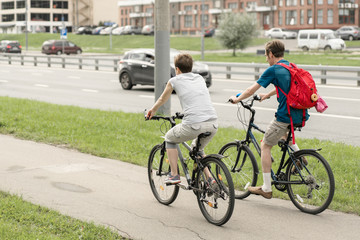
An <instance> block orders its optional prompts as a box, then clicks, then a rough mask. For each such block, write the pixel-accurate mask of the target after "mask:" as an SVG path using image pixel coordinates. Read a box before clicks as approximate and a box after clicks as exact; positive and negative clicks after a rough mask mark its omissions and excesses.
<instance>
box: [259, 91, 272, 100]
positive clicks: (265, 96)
mask: <svg viewBox="0 0 360 240" xmlns="http://www.w3.org/2000/svg"><path fill="white" fill-rule="evenodd" d="M259 97H260V102H262V101H264V100H266V99H269V98H270V97H269V96H268V94H266V93H259Z"/></svg>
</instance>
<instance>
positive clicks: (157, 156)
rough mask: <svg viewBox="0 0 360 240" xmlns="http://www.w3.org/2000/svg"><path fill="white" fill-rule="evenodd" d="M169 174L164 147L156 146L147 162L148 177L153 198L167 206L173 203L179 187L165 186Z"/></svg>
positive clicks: (168, 164)
mask: <svg viewBox="0 0 360 240" xmlns="http://www.w3.org/2000/svg"><path fill="white" fill-rule="evenodd" d="M169 172H170V163H169V160H168V158H167V154H166V149H165V145H164V143H163V144H158V145H156V146H155V147H153V149H152V150H151V152H150V156H149V162H148V177H149V183H150V187H151V191H152V192H153V194H154V196H155V198H156V199H157V200H158V201H159V202H160V203H162V204H165V205H169V204H171V203H172V202H174V201H175V199H176V197H177V196H178V193H179V186H177V185H166V184H165V183H164V181H165V178H166V176H167V175H168V174H169Z"/></svg>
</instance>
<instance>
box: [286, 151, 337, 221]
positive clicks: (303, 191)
mask: <svg viewBox="0 0 360 240" xmlns="http://www.w3.org/2000/svg"><path fill="white" fill-rule="evenodd" d="M295 159H296V160H299V159H300V160H301V161H299V163H298V164H297V165H298V167H297V168H296V167H295V166H294V164H293V162H291V164H289V166H288V167H287V170H286V175H287V179H288V180H289V181H301V177H300V174H299V172H300V173H301V175H302V176H303V178H304V179H305V183H303V184H288V185H287V192H288V195H289V197H290V199H291V201H292V202H293V203H294V205H295V206H296V207H297V208H298V209H300V210H301V211H303V212H306V213H310V214H318V213H321V212H322V211H324V210H325V209H326V208H327V207H328V206H329V205H330V203H331V201H332V199H333V196H334V191H335V181H334V175H333V173H332V170H331V168H330V165H329V164H328V162H327V161H326V160H325V159H324V158H323V157H322V156H321V155H320V154H319V153H317V152H314V151H309V150H300V151H298V152H296V153H295ZM290 161H291V160H290ZM300 163H301V164H300ZM306 163H307V164H306Z"/></svg>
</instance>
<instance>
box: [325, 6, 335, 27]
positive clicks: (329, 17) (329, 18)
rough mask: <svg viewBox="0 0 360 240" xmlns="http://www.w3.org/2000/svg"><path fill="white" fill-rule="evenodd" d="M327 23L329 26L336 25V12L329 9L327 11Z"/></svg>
mask: <svg viewBox="0 0 360 240" xmlns="http://www.w3.org/2000/svg"><path fill="white" fill-rule="evenodd" d="M327 23H328V24H333V23H334V11H333V10H332V9H328V11H327Z"/></svg>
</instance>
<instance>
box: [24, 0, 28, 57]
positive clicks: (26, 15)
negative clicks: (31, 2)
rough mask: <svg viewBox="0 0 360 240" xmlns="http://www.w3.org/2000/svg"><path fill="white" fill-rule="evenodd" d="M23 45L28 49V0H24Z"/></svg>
mask: <svg viewBox="0 0 360 240" xmlns="http://www.w3.org/2000/svg"><path fill="white" fill-rule="evenodd" d="M25 46H26V48H25V49H26V51H27V50H28V0H25Z"/></svg>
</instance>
